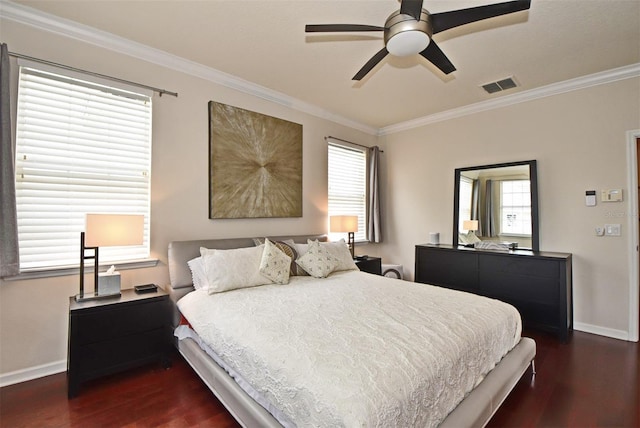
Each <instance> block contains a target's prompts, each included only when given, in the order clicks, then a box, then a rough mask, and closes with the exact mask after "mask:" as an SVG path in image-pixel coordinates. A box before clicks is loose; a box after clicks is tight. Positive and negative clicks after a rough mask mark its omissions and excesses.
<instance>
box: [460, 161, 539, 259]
mask: <svg viewBox="0 0 640 428" xmlns="http://www.w3.org/2000/svg"><path fill="white" fill-rule="evenodd" d="M454 190H455V194H454V198H453V246H454V247H457V246H459V245H464V246H469V247H471V246H473V245H474V243H476V242H480V241H484V242H485V244H486V243H487V242H494V243H497V244H500V245H504V244H508V245H509V246H511V248H514V247H515V244H517V248H518V249H527V250H533V251H539V247H538V179H537V171H536V161H535V160H531V161H523V162H511V163H502V164H495V165H483V166H473V167H468V168H457V169H456V170H455V185H454Z"/></svg>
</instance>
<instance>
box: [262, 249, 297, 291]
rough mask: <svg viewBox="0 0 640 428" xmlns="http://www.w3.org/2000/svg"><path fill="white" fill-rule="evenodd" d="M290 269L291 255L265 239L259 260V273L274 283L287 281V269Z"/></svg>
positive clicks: (286, 282) (285, 282)
mask: <svg viewBox="0 0 640 428" xmlns="http://www.w3.org/2000/svg"><path fill="white" fill-rule="evenodd" d="M290 269H291V257H289V256H288V255H286V254H285V253H284V251H282V250H281V249H280V248H278V247H277V246H276V244H274V243H273V242H271V241H269V240H268V239H266V240H265V241H264V251H263V252H262V260H261V261H260V273H261V274H262V275H264V276H266V277H267V278H269V279H270V280H271V281H273V282H275V283H276V284H288V283H289V271H290Z"/></svg>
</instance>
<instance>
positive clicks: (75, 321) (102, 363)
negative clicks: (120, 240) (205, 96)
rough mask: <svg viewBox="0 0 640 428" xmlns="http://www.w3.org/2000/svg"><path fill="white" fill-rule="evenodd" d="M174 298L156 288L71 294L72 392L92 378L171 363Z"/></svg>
mask: <svg viewBox="0 0 640 428" xmlns="http://www.w3.org/2000/svg"><path fill="white" fill-rule="evenodd" d="M171 336H172V334H171V302H170V300H169V295H168V294H167V293H166V292H165V291H163V290H162V289H161V288H158V291H157V292H155V293H144V294H137V293H135V292H134V291H133V290H123V291H122V296H121V297H115V298H113V299H105V300H93V301H86V302H76V301H75V299H74V298H73V297H70V298H69V353H68V361H67V381H68V390H67V393H68V396H69V398H71V397H74V396H75V395H77V394H78V391H79V387H80V384H81V383H82V382H85V381H87V380H90V379H95V378H98V377H101V376H105V375H108V374H112V373H115V372H119V371H122V370H126V369H129V368H132V367H135V366H138V365H142V364H145V363H150V362H154V361H158V362H161V363H162V364H163V365H164V366H165V367H168V366H169V365H170V359H169V356H170V353H171V348H172V345H171V343H172V342H171Z"/></svg>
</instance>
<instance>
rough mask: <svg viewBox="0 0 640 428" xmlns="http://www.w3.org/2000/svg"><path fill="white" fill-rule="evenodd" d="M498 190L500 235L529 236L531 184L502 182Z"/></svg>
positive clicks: (526, 181)
mask: <svg viewBox="0 0 640 428" xmlns="http://www.w3.org/2000/svg"><path fill="white" fill-rule="evenodd" d="M500 189H501V192H500V205H501V206H500V226H501V227H500V233H501V234H504V235H531V182H530V181H529V180H504V181H501V182H500Z"/></svg>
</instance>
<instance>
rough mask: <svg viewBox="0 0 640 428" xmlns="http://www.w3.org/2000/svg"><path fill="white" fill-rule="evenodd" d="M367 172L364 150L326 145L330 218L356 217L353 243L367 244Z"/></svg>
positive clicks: (332, 144)
mask: <svg viewBox="0 0 640 428" xmlns="http://www.w3.org/2000/svg"><path fill="white" fill-rule="evenodd" d="M366 171H367V155H366V152H365V151H364V149H359V148H354V147H347V146H344V145H339V144H335V143H329V174H328V175H329V216H333V215H357V216H358V232H356V234H355V240H356V241H366V193H367V184H366V183H367V182H366ZM338 239H339V238H338Z"/></svg>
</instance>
